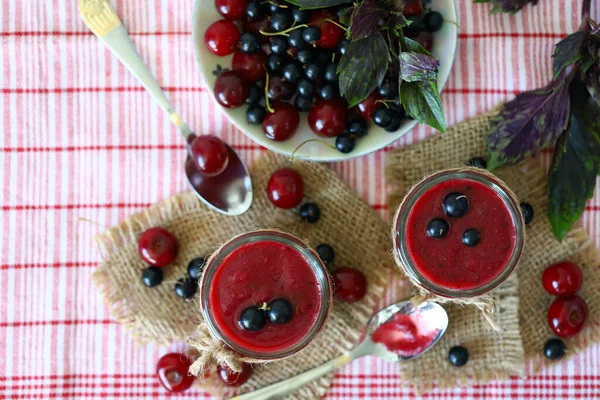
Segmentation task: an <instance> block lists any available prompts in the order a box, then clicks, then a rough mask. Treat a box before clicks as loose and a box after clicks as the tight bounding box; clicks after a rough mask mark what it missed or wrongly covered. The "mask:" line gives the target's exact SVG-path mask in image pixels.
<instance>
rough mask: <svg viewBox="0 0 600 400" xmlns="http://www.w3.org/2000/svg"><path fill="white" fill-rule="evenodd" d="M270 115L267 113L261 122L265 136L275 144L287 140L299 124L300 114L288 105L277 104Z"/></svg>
mask: <svg viewBox="0 0 600 400" xmlns="http://www.w3.org/2000/svg"><path fill="white" fill-rule="evenodd" d="M273 111H274V112H272V113H268V114H267V116H266V117H265V119H264V120H263V132H264V133H265V136H266V137H268V138H269V139H271V140H274V141H276V142H282V141H284V140H287V139H289V138H290V137H291V136H292V135H293V134H294V133H296V129H298V124H299V123H300V114H298V110H296V108H295V107H294V106H292V105H291V104H289V103H277V104H275V105H274V106H273Z"/></svg>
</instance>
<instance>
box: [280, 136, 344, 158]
mask: <svg viewBox="0 0 600 400" xmlns="http://www.w3.org/2000/svg"><path fill="white" fill-rule="evenodd" d="M310 142H316V143H320V144H322V145H325V146H327V147H329V148H330V149H333V150H337V148H336V147H335V146H334V145H332V144H329V143H327V142H324V141H322V140H320V139H308V140H306V141H304V142H302V143H300V144H299V145H298V147H296V148H295V149H294V151H292V154H291V155H290V161H293V160H294V156H295V155H296V152H297V151H298V150H300V147H302V146H304V145H305V144H307V143H310Z"/></svg>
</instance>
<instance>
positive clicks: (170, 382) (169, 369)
mask: <svg viewBox="0 0 600 400" xmlns="http://www.w3.org/2000/svg"><path fill="white" fill-rule="evenodd" d="M191 365H192V362H191V361H190V360H189V359H188V358H187V357H186V356H185V354H180V353H169V354H165V355H164V356H162V357H161V358H160V360H158V363H157V364H156V375H158V380H159V381H160V383H161V384H162V385H163V386H164V387H165V389H167V390H168V391H169V392H183V391H184V390H187V389H189V388H190V386H192V383H194V377H193V376H191V375H189V373H188V370H189V369H190V366H191Z"/></svg>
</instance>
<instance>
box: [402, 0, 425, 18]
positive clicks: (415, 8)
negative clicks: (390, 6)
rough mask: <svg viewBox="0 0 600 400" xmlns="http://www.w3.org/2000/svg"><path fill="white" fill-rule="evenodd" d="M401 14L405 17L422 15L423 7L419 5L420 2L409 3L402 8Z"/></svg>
mask: <svg viewBox="0 0 600 400" xmlns="http://www.w3.org/2000/svg"><path fill="white" fill-rule="evenodd" d="M402 14H404V15H405V16H409V15H421V14H423V6H422V5H421V0H413V1H411V2H410V3H408V4H406V5H405V6H404V9H403V10H402Z"/></svg>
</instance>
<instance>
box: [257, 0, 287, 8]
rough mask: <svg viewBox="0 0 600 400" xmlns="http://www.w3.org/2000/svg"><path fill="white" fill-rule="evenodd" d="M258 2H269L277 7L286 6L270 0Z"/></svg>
mask: <svg viewBox="0 0 600 400" xmlns="http://www.w3.org/2000/svg"><path fill="white" fill-rule="evenodd" d="M260 4H271V5H274V6H277V7H279V8H288V6H286V5H285V4H279V3H276V2H274V1H271V0H265V1H263V2H261V3H260Z"/></svg>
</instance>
